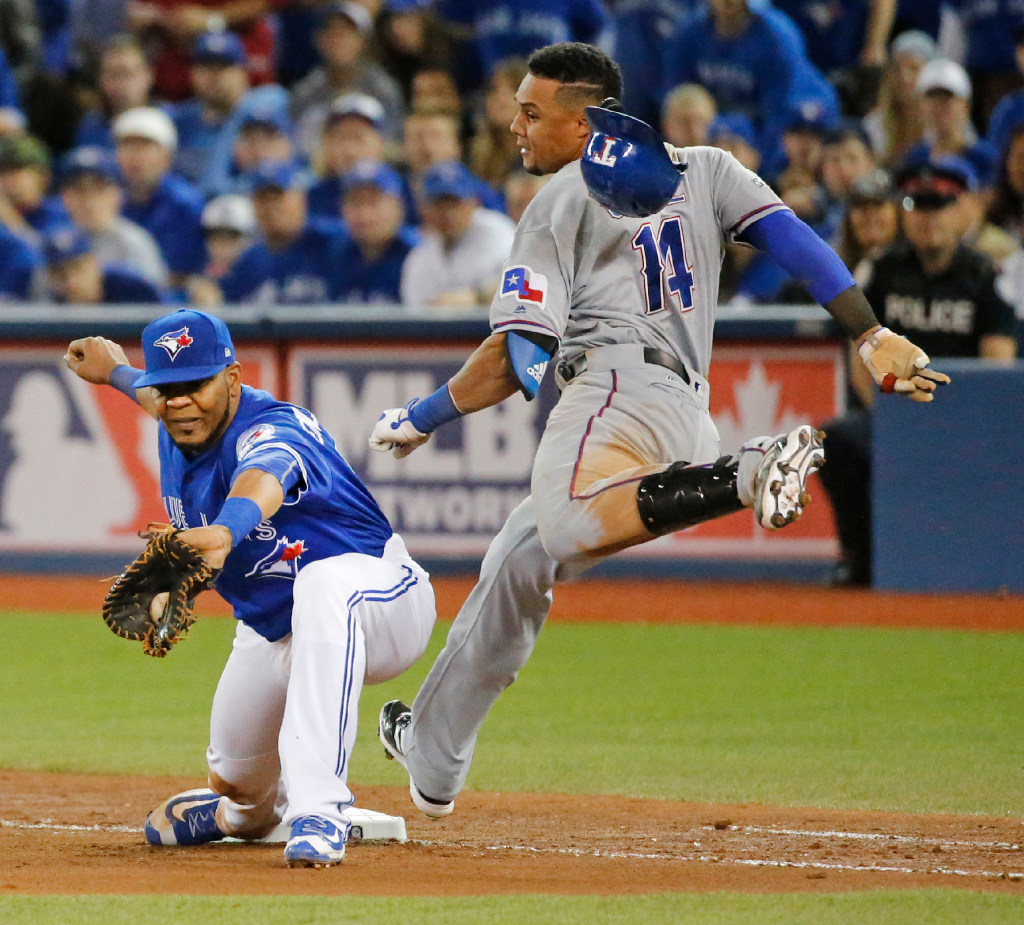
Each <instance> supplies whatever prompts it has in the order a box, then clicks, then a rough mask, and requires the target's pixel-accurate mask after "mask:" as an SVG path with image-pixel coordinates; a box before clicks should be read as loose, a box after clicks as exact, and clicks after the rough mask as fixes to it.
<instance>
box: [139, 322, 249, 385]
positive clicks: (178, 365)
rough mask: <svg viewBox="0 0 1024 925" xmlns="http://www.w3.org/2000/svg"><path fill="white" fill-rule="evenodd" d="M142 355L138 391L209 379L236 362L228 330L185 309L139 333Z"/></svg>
mask: <svg viewBox="0 0 1024 925" xmlns="http://www.w3.org/2000/svg"><path fill="white" fill-rule="evenodd" d="M142 353H143V356H144V357H145V360H146V372H145V374H144V375H143V376H142V377H140V378H139V380H138V381H137V382H136V386H137V387H138V388H142V387H144V386H147V385H155V386H160V385H169V384H170V383H173V382H194V381H198V380H200V379H209V378H210V377H211V376H215V375H216V374H217V373H219V372H220V371H221V370H222V369H225V368H226V367H228V366H230V365H231V364H232V363H234V362H235V347H234V344H232V343H231V334H230V333H229V332H228V326H227V325H226V324H224V322H223V321H221V320H220V318H217V317H215V316H214V315H208V314H207V313H206V312H200V311H195V310H194V309H188V308H183V309H179V310H178V311H176V312H171V314H169V315H164V316H163V317H162V318H157V319H156V321H152V322H150V323H149V324H148V325H147V326H146V330H145V331H143V332H142Z"/></svg>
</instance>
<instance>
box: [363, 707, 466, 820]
mask: <svg viewBox="0 0 1024 925" xmlns="http://www.w3.org/2000/svg"><path fill="white" fill-rule="evenodd" d="M410 722H412V710H411V709H410V708H409V705H408V704H406V703H403V702H402V701H401V700H389V701H388V702H387V703H386V704H384V706H383V707H381V709H380V719H379V720H378V722H377V735H378V737H379V738H380V744H381V745H383V746H384V757H385V758H387V759H388V760H389V761H390V760H392V759H394V760H395V761H397V762H398V763H399V764H400V765H401V766H402V767H403V768H405V769H406V771H408V770H409V766H408V765H407V764H406V763H405V751H404V750H403V749H402V735H403V733H404V732H405V730H406V729H407V728H408V727H409V723H410ZM409 795H410V796H411V797H412V802H413V805H414V806H415V807H416V808H417V809H418V810H419V811H420V812H421V813H424V814H425V815H427V816H430V818H431V819H443V818H444V817H445V816H450V815H451V814H452V812H453V811H454V809H455V801H454V800H447V801H444V800H432V799H431V798H430V797H428V796H425V795H424V794H422V793H420V791H419V790H418V789H417V787H416V785H415V784H414V783H413V781H412V777H411V776H410V777H409Z"/></svg>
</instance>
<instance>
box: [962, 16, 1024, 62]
mask: <svg viewBox="0 0 1024 925" xmlns="http://www.w3.org/2000/svg"><path fill="white" fill-rule="evenodd" d="M946 2H947V5H948V6H950V7H951V8H952V9H953V12H955V13H956V15H957V16H958V17H959V19H960V23H961V25H962V26H963V30H964V38H965V39H966V40H967V42H966V44H967V48H966V49H965V53H964V59H965V60H964V66H965V67H966V68H967V69H968V70H971V71H975V70H976V71H1009V72H1011V73H1012V72H1014V71H1015V70H1016V69H1017V65H1016V58H1015V57H1014V48H1015V45H1016V37H1017V33H1018V32H1020V30H1021V29H1022V28H1024V0H946Z"/></svg>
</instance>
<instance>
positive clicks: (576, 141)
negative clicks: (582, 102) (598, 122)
mask: <svg viewBox="0 0 1024 925" xmlns="http://www.w3.org/2000/svg"><path fill="white" fill-rule="evenodd" d="M563 86H564V84H561V83H559V82H558V81H557V80H548V79H547V78H546V77H536V76H535V75H533V74H527V75H526V77H524V78H523V82H522V83H521V84H520V85H519V89H518V90H517V91H516V103H517V104H518V105H519V113H518V114H517V115H516V117H515V119H514V120H513V121H512V125H511V131H512V134H513V135H515V136H516V142H517V143H518V145H519V153H520V154H521V155H522V157H523V169H524V170H525V171H526V172H527V173H533V174H538V175H543V174H548V173H555V172H556V171H559V170H561V169H562V168H563V167H564V166H565V165H566V164H568V163H570V162H571V161H574V160H576V159H577V158H578V157H580V155H582V154H583V148H584V146H585V145H586V143H587V136H588V135H589V134H590V127H589V126H588V125H587V117H586V114H585V113H584V111H583V110H584V108H585V107H583V106H578V107H573V108H566V106H565V105H563V103H562V102H561V101H560V100H558V99H556V98H555V94H556V93H557V91H558V90H559V89H560V88H561V87H563Z"/></svg>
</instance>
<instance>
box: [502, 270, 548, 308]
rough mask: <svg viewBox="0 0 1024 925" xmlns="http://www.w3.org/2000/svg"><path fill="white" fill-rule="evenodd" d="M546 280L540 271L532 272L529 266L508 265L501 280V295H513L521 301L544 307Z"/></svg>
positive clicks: (503, 296)
mask: <svg viewBox="0 0 1024 925" xmlns="http://www.w3.org/2000/svg"><path fill="white" fill-rule="evenodd" d="M547 288H548V280H547V277H546V276H544V275H543V274H542V273H534V272H533V270H531V269H530V268H529V267H525V266H524V267H509V268H508V269H507V270H506V271H505V276H504V277H503V278H502V280H501V297H502V298H505V296H507V295H512V296H515V297H516V298H517V299H520V300H522V301H523V302H532V303H533V304H534V305H539V306H540V307H541V308H543V307H544V294H545V293H546V292H547Z"/></svg>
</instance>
